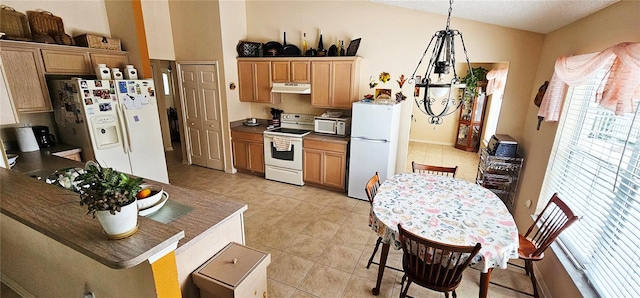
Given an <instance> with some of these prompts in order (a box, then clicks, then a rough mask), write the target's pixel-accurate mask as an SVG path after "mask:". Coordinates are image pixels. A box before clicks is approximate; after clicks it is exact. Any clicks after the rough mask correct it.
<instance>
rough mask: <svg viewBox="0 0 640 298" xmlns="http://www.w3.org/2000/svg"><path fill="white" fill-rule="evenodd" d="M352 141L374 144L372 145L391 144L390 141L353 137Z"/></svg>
mask: <svg viewBox="0 0 640 298" xmlns="http://www.w3.org/2000/svg"><path fill="white" fill-rule="evenodd" d="M351 139H353V140H357V141H366V142H372V143H389V141H387V140H384V139H368V138H360V137H351Z"/></svg>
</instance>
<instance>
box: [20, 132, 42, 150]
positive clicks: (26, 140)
mask: <svg viewBox="0 0 640 298" xmlns="http://www.w3.org/2000/svg"><path fill="white" fill-rule="evenodd" d="M16 137H17V138H18V147H20V151H21V152H31V151H38V150H40V146H38V142H37V141H36V136H35V135H34V134H33V129H32V128H31V127H29V126H25V127H16Z"/></svg>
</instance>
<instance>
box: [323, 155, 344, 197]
mask: <svg viewBox="0 0 640 298" xmlns="http://www.w3.org/2000/svg"><path fill="white" fill-rule="evenodd" d="M323 167H324V177H323V178H324V179H323V180H324V185H325V186H328V187H332V188H338V189H343V190H344V179H345V175H344V171H345V167H346V158H345V155H344V153H333V152H325V153H324V162H323Z"/></svg>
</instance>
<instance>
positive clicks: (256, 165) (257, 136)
mask: <svg viewBox="0 0 640 298" xmlns="http://www.w3.org/2000/svg"><path fill="white" fill-rule="evenodd" d="M231 145H232V148H233V166H234V167H235V168H236V169H238V170H241V171H248V172H250V173H254V174H264V142H263V138H262V134H261V133H251V132H243V131H233V130H232V131H231Z"/></svg>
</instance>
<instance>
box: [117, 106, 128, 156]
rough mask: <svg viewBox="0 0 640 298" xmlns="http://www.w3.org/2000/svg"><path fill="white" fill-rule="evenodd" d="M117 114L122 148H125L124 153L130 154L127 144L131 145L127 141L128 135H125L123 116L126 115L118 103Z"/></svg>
mask: <svg viewBox="0 0 640 298" xmlns="http://www.w3.org/2000/svg"><path fill="white" fill-rule="evenodd" d="M115 106H116V116H117V117H118V124H119V125H118V126H119V127H120V134H121V135H122V149H123V150H124V154H129V153H128V152H127V151H128V149H127V146H128V145H129V144H128V142H127V136H126V135H125V134H126V132H125V128H124V123H123V122H122V118H124V116H123V115H122V114H121V113H120V105H119V104H116V105H115Z"/></svg>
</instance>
